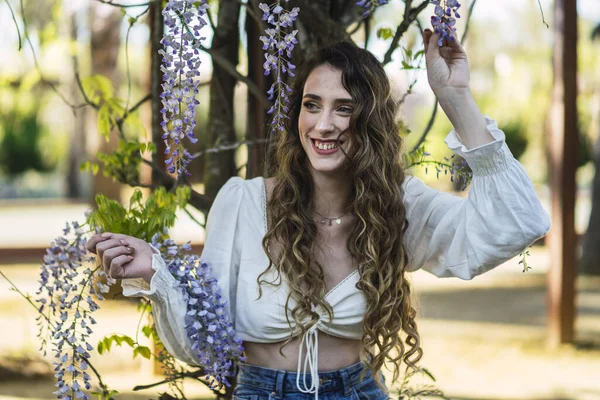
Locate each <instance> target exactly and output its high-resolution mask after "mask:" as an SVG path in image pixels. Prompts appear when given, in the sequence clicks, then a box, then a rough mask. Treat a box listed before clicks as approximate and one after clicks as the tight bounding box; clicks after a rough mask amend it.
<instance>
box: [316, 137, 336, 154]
mask: <svg viewBox="0 0 600 400" xmlns="http://www.w3.org/2000/svg"><path fill="white" fill-rule="evenodd" d="M310 141H311V142H312V148H313V150H314V151H315V152H316V153H317V154H319V155H323V156H327V155H330V154H334V153H335V152H337V151H338V150H339V149H340V146H339V145H340V142H338V141H337V140H321V139H310Z"/></svg>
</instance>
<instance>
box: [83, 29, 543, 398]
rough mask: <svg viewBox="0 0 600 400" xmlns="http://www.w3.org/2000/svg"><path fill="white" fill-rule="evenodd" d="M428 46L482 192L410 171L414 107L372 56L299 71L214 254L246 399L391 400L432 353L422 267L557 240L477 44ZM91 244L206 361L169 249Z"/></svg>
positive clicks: (347, 55)
mask: <svg viewBox="0 0 600 400" xmlns="http://www.w3.org/2000/svg"><path fill="white" fill-rule="evenodd" d="M425 38H426V40H427V41H428V42H427V43H426V60H427V68H428V77H429V82H430V85H431V87H432V89H433V90H434V91H435V93H436V95H437V96H438V99H439V100H440V104H441V106H442V108H443V109H444V110H445V111H446V113H447V115H448V117H449V118H450V120H451V121H452V123H453V125H454V126H455V127H456V129H455V130H452V131H451V132H450V133H449V134H448V136H447V137H446V140H445V142H446V144H447V145H448V146H449V148H450V149H452V150H453V151H454V152H455V153H456V154H458V155H460V156H462V157H463V158H465V159H466V160H467V162H468V163H469V165H470V167H471V169H472V171H473V180H472V184H471V188H470V190H469V193H468V198H461V197H458V196H452V195H451V194H448V193H443V192H440V191H437V190H434V189H431V188H429V187H427V186H426V185H425V184H424V183H423V182H422V181H420V180H419V179H418V178H415V177H412V176H408V175H407V174H406V172H405V171H404V169H403V167H402V164H401V155H402V145H403V141H402V137H401V136H400V134H399V132H398V126H397V124H396V121H395V116H396V115H397V108H398V104H399V103H398V100H397V99H395V98H394V97H393V96H392V94H391V93H392V90H391V87H390V82H389V80H388V78H387V76H386V73H385V71H384V69H383V67H382V65H381V64H380V63H379V62H378V60H377V59H376V58H375V57H374V56H373V55H372V54H371V53H369V52H368V51H366V50H364V49H361V48H359V47H357V46H356V45H354V44H352V43H345V42H344V43H334V44H331V45H329V46H327V47H325V48H323V49H321V50H320V51H318V52H317V53H316V54H315V55H314V56H313V57H312V58H311V59H309V60H308V61H307V62H306V63H305V64H304V65H303V66H302V67H301V68H298V72H297V76H296V79H295V81H294V84H293V85H294V90H293V91H292V96H291V97H290V104H289V114H288V115H286V118H285V126H284V129H283V131H282V132H281V133H280V134H278V136H277V144H276V150H275V153H274V155H273V159H272V160H271V163H272V165H271V167H272V171H273V173H272V174H271V175H270V176H269V177H265V178H263V177H259V178H255V179H252V180H243V179H241V178H239V177H235V178H231V179H230V180H229V181H228V182H227V184H225V186H223V188H222V189H221V190H220V192H219V194H218V196H217V197H216V199H215V201H214V204H213V207H212V208H211V210H210V213H209V216H208V221H207V227H206V241H205V246H204V250H203V253H202V259H203V260H206V261H207V262H209V263H210V265H211V266H212V269H213V271H214V273H215V277H216V279H217V281H218V285H219V287H220V288H221V291H222V293H223V294H224V297H225V298H226V299H227V305H226V306H225V307H224V308H225V310H224V312H228V313H229V315H231V318H232V320H233V322H234V327H235V331H236V332H237V334H238V335H239V337H240V338H241V339H242V340H243V345H244V347H245V352H244V355H245V357H246V362H244V363H240V364H239V365H238V366H239V372H240V375H239V379H238V383H237V386H236V388H235V390H234V393H233V396H234V398H238V399H255V400H257V399H278V398H293V399H305V398H311V397H314V398H319V397H320V398H321V399H325V400H327V399H334V398H335V399H338V398H346V399H354V400H360V399H370V400H373V399H374V400H379V399H387V398H389V394H388V391H387V388H386V384H385V381H384V379H383V377H382V373H381V370H382V367H383V365H384V363H388V365H389V366H391V367H392V368H393V371H394V375H393V381H395V380H396V379H397V378H398V377H399V374H400V371H401V366H402V364H405V365H407V366H408V367H410V368H413V369H416V368H418V364H417V363H418V361H419V359H420V358H421V355H422V348H421V342H420V336H419V332H418V330H417V324H416V321H415V318H416V312H415V309H414V307H413V305H412V301H411V292H412V288H411V286H410V285H409V282H408V280H407V275H408V273H409V272H411V271H414V270H417V269H420V268H422V269H425V270H427V271H429V272H431V273H432V274H434V275H436V276H439V277H450V276H454V277H459V278H461V279H471V278H473V277H474V276H477V275H479V274H482V273H484V272H486V271H488V270H490V269H492V268H494V267H496V266H498V265H500V264H502V263H503V262H504V261H506V260H508V259H510V258H512V257H514V256H515V255H517V254H519V253H520V252H521V251H523V249H525V248H526V247H527V246H529V245H530V244H532V243H533V242H534V241H536V240H537V239H539V238H540V237H542V236H544V235H545V234H546V232H547V231H548V230H549V228H550V220H549V218H548V215H547V214H546V212H545V211H544V209H543V208H542V206H541V205H540V202H539V200H538V198H537V195H536V192H535V189H534V187H533V185H532V183H531V181H530V180H529V177H528V176H527V174H526V173H525V171H524V170H523V168H522V166H521V165H520V164H519V162H518V161H517V160H516V159H515V158H514V157H513V155H512V153H511V152H510V150H509V149H508V147H507V146H506V143H505V135H504V133H503V132H502V131H501V130H500V129H498V126H497V124H496V123H495V121H493V120H492V119H490V118H488V117H484V116H483V115H482V114H481V113H480V112H479V109H478V108H477V106H476V104H475V103H474V102H473V100H472V98H471V97H470V92H469V90H468V76H469V74H468V69H467V62H466V55H465V53H464V50H463V49H462V47H461V46H460V44H459V43H457V42H456V41H451V42H446V41H445V40H444V41H443V45H444V46H443V47H442V48H441V49H440V48H438V46H437V43H438V41H439V40H440V36H439V34H433V33H432V32H431V31H426V33H425ZM288 116H289V118H287V117H288ZM459 133H460V135H459ZM484 216H485V217H484ZM333 222H335V223H333ZM127 246H129V247H131V248H133V252H132V253H125V251H126V249H127ZM88 248H89V249H90V250H91V251H99V254H100V255H101V257H100V258H101V259H102V260H103V263H104V265H105V267H106V268H107V270H109V271H110V272H111V274H113V275H114V276H115V277H118V278H128V279H124V280H123V283H122V284H123V287H124V294H125V295H126V296H147V297H149V298H150V299H152V300H153V312H154V315H155V320H156V324H157V331H158V333H159V335H160V337H161V339H162V341H163V342H164V344H165V347H166V348H167V349H168V350H169V352H170V353H171V354H173V355H174V356H176V357H178V358H180V359H182V360H183V361H185V362H187V363H189V364H192V365H202V361H203V360H202V359H201V357H200V356H199V352H198V350H197V346H196V347H194V345H193V344H192V343H191V342H190V339H189V338H188V336H187V333H186V306H187V304H186V301H185V299H184V297H183V295H182V294H181V292H180V291H179V290H178V289H177V285H176V284H175V283H174V278H173V276H172V275H170V274H169V273H168V272H166V271H167V267H166V266H165V263H164V260H163V259H162V258H161V257H160V255H159V252H158V251H157V250H156V249H153V248H152V247H150V246H149V245H148V244H147V243H145V242H144V241H142V240H137V239H135V240H134V239H133V238H131V239H127V238H123V237H122V236H119V237H116V236H115V237H112V236H111V234H110V233H106V234H105V235H104V236H95V237H93V238H92V239H90V241H89V242H88ZM125 254H127V257H129V258H128V259H127V260H128V261H124V260H125V258H123V257H124V255H125Z"/></svg>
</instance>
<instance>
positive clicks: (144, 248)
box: [86, 232, 154, 283]
mask: <svg viewBox="0 0 600 400" xmlns="http://www.w3.org/2000/svg"><path fill="white" fill-rule="evenodd" d="M86 247H87V249H88V250H89V251H90V252H92V253H94V254H96V255H97V256H98V260H99V261H100V264H101V265H102V266H103V267H104V270H105V271H106V274H107V275H108V276H110V277H111V278H115V279H129V278H143V279H144V280H145V281H146V282H147V283H150V280H151V279H152V276H153V275H154V270H153V269H152V255H153V254H154V253H153V251H152V247H150V245H149V244H148V243H147V242H146V241H144V240H141V239H138V238H135V237H132V236H127V235H122V234H119V233H111V232H104V233H101V234H98V235H94V236H92V237H91V238H90V239H89V240H88V242H87V244H86Z"/></svg>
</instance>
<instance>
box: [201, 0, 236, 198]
mask: <svg viewBox="0 0 600 400" xmlns="http://www.w3.org/2000/svg"><path fill="white" fill-rule="evenodd" d="M239 16H240V4H239V3H238V2H237V1H220V2H219V16H218V22H217V27H216V29H215V32H214V36H213V41H212V45H211V48H212V51H213V52H215V53H216V54H218V55H221V56H223V57H225V58H227V59H228V60H229V61H230V62H231V64H232V65H233V66H234V67H237V64H238V62H239V45H240V37H239V30H238V21H239ZM236 82H237V80H236V79H235V78H234V77H232V76H231V74H229V73H228V72H227V71H225V70H224V69H223V68H221V67H220V66H219V65H218V64H217V63H216V62H214V61H213V74H212V79H211V83H210V105H209V117H208V118H209V120H208V136H209V137H208V139H209V140H208V144H209V146H216V145H219V144H223V143H231V142H235V141H236V137H235V129H234V124H233V122H234V106H233V92H234V88H235V84H236ZM205 157H206V160H205V168H204V184H205V188H206V189H205V194H206V195H208V196H209V197H212V198H214V197H215V196H216V195H217V192H218V191H219V189H220V188H221V186H223V184H225V182H226V181H227V180H228V179H229V178H230V177H232V176H234V175H236V174H237V170H236V166H235V151H222V152H218V153H211V154H206V155H205Z"/></svg>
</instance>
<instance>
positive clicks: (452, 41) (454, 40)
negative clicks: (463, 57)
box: [447, 32, 465, 53]
mask: <svg viewBox="0 0 600 400" xmlns="http://www.w3.org/2000/svg"><path fill="white" fill-rule="evenodd" d="M447 42H448V46H450V48H452V50H454V51H456V52H458V53H464V52H465V49H463V47H462V45H461V44H460V40H458V37H457V36H456V32H455V33H453V34H452V36H450V37H449V38H448V40H447Z"/></svg>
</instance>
